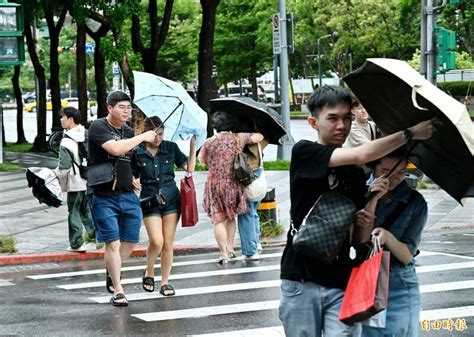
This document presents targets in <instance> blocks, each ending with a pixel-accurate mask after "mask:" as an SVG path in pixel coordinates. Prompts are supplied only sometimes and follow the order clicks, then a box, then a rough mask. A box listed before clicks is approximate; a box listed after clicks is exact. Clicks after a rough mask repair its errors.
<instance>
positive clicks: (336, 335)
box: [279, 280, 361, 337]
mask: <svg viewBox="0 0 474 337" xmlns="http://www.w3.org/2000/svg"><path fill="white" fill-rule="evenodd" d="M343 296H344V290H342V289H336V288H326V287H323V286H320V285H318V284H316V283H312V282H304V281H301V282H297V281H290V280H281V300H280V308H279V317H280V320H281V321H282V322H283V327H284V329H285V334H286V335H287V336H292V337H303V336H304V337H321V335H322V333H324V337H341V336H351V337H356V336H360V333H361V326H360V324H358V323H357V324H354V325H353V326H349V325H346V324H344V323H342V322H341V321H340V320H339V318H338V316H339V309H340V307H341V303H342V297H343Z"/></svg>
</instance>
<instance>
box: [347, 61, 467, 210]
mask: <svg viewBox="0 0 474 337" xmlns="http://www.w3.org/2000/svg"><path fill="white" fill-rule="evenodd" d="M344 81H345V82H346V83H347V85H348V86H349V87H350V89H351V90H352V91H353V92H354V94H355V95H356V96H357V98H358V99H359V100H360V102H361V103H362V105H363V106H364V107H365V108H366V110H367V112H368V113H369V115H370V116H371V117H372V118H373V119H374V121H375V123H376V124H377V126H378V127H379V128H380V129H381V130H382V131H383V132H384V133H385V134H391V133H394V132H397V131H399V130H403V129H405V128H408V127H410V126H413V125H415V124H417V123H419V122H421V121H424V120H428V119H430V118H433V117H436V118H438V119H439V120H440V121H441V122H442V126H441V127H440V128H438V129H437V131H436V132H435V133H434V134H433V136H432V137H431V138H430V139H428V140H424V141H419V142H418V143H417V144H416V145H415V144H413V145H415V146H414V148H413V149H412V151H411V152H410V154H409V155H408V158H409V160H410V161H411V162H413V163H414V164H415V165H416V166H417V167H419V168H420V169H421V170H422V171H423V172H424V173H425V174H426V175H427V176H428V177H429V178H430V179H432V180H433V181H434V182H435V183H437V184H438V185H439V186H440V187H441V188H442V189H444V190H445V191H446V192H447V193H448V194H450V195H451V196H452V197H453V198H454V199H456V200H457V201H458V202H461V200H462V198H464V197H474V126H473V124H472V122H471V120H470V118H469V115H468V113H467V110H466V107H465V106H464V105H463V104H462V103H460V102H458V101H456V100H455V99H454V98H452V97H451V96H449V95H448V94H446V93H445V92H443V91H442V90H440V89H438V88H437V87H435V86H434V85H432V84H431V83H430V82H429V81H427V80H426V79H425V78H424V77H423V76H421V75H420V74H419V73H418V72H417V71H416V70H414V69H413V68H411V67H410V66H409V65H408V64H407V63H406V62H404V61H400V60H394V59H367V61H366V62H365V63H364V64H363V65H362V67H360V68H359V69H357V70H356V71H354V72H353V73H351V74H349V75H347V76H346V77H344Z"/></svg>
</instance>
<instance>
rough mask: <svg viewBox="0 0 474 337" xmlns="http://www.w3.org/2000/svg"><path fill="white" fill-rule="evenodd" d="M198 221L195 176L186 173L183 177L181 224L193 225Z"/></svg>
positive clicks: (185, 225) (184, 225)
mask: <svg viewBox="0 0 474 337" xmlns="http://www.w3.org/2000/svg"><path fill="white" fill-rule="evenodd" d="M197 222H198V209H197V201H196V189H195V187H194V180H193V176H192V175H191V174H190V173H186V175H185V176H184V178H183V179H181V225H182V226H183V227H191V226H194V225H195V224H197Z"/></svg>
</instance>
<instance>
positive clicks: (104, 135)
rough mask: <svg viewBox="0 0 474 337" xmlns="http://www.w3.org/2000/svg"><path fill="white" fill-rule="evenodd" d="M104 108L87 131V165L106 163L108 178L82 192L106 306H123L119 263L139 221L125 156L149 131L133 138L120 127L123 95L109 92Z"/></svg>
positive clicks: (125, 106)
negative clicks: (99, 247)
mask: <svg viewBox="0 0 474 337" xmlns="http://www.w3.org/2000/svg"><path fill="white" fill-rule="evenodd" d="M107 110H108V115H107V117H105V118H100V119H97V120H95V121H94V122H92V124H91V126H90V128H89V167H91V166H95V165H100V164H104V163H110V164H112V167H113V171H114V172H113V177H114V178H113V180H112V181H109V182H106V183H102V184H98V185H94V186H90V185H91V183H90V180H91V179H90V178H91V177H88V178H89V181H88V188H89V193H91V198H90V200H91V206H92V207H91V210H92V216H93V218H94V222H95V224H96V227H97V228H96V230H97V240H98V241H101V242H105V255H104V260H105V266H106V270H107V277H106V280H107V281H106V288H107V291H108V292H110V293H113V297H112V298H111V299H110V302H111V303H112V305H114V306H126V305H128V301H127V298H126V297H125V295H124V291H123V288H122V285H121V282H120V271H121V266H122V260H123V259H125V258H127V257H128V256H130V254H131V253H132V251H133V249H134V247H135V245H136V243H138V241H139V234H140V226H141V222H142V212H141V208H140V201H139V199H138V197H137V195H136V194H135V192H134V191H133V186H132V179H133V176H132V167H131V164H130V158H131V154H132V150H133V148H134V147H136V146H137V145H139V144H140V143H142V142H153V141H154V139H155V133H154V131H153V130H150V131H147V132H144V133H142V134H140V135H138V136H134V132H133V129H132V128H130V127H129V126H128V125H127V124H126V123H127V121H128V120H129V118H130V116H131V111H132V106H131V101H130V97H129V96H128V95H127V94H126V93H124V92H121V91H114V92H111V93H110V94H109V96H108V97H107ZM89 172H90V169H89ZM104 173H106V172H104Z"/></svg>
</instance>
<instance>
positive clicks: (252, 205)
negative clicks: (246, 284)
mask: <svg viewBox="0 0 474 337" xmlns="http://www.w3.org/2000/svg"><path fill="white" fill-rule="evenodd" d="M262 172H263V168H258V169H256V170H255V171H253V177H254V179H256V178H258V177H260V175H261V174H262ZM247 204H248V205H249V209H250V210H249V211H248V212H247V213H245V214H240V215H239V216H238V226H239V235H240V247H241V248H242V255H247V256H250V255H254V254H257V248H258V244H259V242H260V218H259V217H258V214H257V208H258V205H259V204H260V201H248V200H247Z"/></svg>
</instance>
